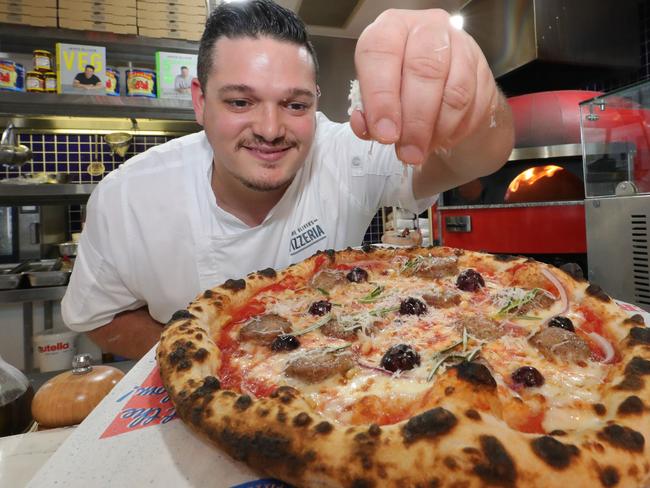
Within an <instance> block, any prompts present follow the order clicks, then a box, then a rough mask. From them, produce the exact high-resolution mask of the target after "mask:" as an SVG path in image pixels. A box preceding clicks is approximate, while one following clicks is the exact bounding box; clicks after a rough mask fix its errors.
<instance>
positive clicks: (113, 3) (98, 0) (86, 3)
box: [59, 0, 137, 11]
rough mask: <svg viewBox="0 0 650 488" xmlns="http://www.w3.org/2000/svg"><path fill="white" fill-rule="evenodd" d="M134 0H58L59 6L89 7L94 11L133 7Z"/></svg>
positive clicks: (134, 5) (134, 4)
mask: <svg viewBox="0 0 650 488" xmlns="http://www.w3.org/2000/svg"><path fill="white" fill-rule="evenodd" d="M136 5H137V3H136V0H105V1H104V0H59V7H60V8H83V9H86V8H89V9H91V10H95V11H101V10H102V9H113V8H115V7H117V8H122V7H124V8H135V7H136Z"/></svg>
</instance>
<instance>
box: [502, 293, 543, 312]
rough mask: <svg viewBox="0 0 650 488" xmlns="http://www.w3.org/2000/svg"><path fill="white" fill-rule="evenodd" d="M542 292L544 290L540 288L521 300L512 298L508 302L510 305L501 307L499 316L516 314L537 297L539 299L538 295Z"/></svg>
mask: <svg viewBox="0 0 650 488" xmlns="http://www.w3.org/2000/svg"><path fill="white" fill-rule="evenodd" d="M540 291H542V290H541V289H539V288H533V289H532V290H530V291H529V292H528V293H526V294H525V295H524V296H523V297H521V298H519V299H514V298H510V299H509V300H508V303H506V304H505V305H504V306H503V307H501V309H500V310H499V311H498V312H497V315H508V314H509V313H512V312H516V311H517V310H518V309H520V308H521V307H523V306H524V305H526V304H527V303H529V302H532V301H533V300H534V299H535V297H537V293H538V292H540Z"/></svg>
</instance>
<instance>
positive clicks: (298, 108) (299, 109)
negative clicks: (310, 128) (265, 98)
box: [287, 102, 307, 112]
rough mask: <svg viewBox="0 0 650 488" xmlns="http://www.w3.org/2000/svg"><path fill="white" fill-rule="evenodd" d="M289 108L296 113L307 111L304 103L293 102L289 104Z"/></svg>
mask: <svg viewBox="0 0 650 488" xmlns="http://www.w3.org/2000/svg"><path fill="white" fill-rule="evenodd" d="M287 107H288V108H289V109H290V110H293V111H296V112H303V111H305V110H307V105H306V104H304V103H298V102H291V103H288V104H287Z"/></svg>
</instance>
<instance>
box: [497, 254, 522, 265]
mask: <svg viewBox="0 0 650 488" xmlns="http://www.w3.org/2000/svg"><path fill="white" fill-rule="evenodd" d="M494 259H496V260H497V261H501V262H504V263H507V262H508V261H514V260H515V259H519V258H518V257H517V256H513V255H512V254H495V255H494Z"/></svg>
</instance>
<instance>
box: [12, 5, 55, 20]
mask: <svg viewBox="0 0 650 488" xmlns="http://www.w3.org/2000/svg"><path fill="white" fill-rule="evenodd" d="M0 13H4V14H11V15H18V16H21V17H29V16H34V17H46V18H53V19H54V20H56V6H54V7H46V6H43V7H40V6H35V5H20V6H19V7H14V6H13V5H11V4H9V3H2V2H0Z"/></svg>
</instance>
